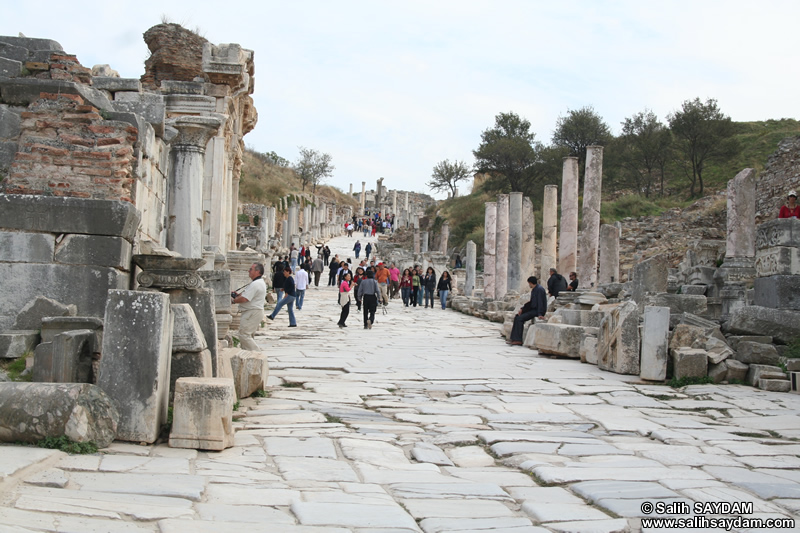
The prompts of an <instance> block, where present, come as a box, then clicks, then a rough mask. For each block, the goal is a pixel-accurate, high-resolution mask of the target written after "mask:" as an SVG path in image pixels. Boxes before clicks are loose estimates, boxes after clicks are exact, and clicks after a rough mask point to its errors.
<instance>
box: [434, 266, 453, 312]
mask: <svg viewBox="0 0 800 533" xmlns="http://www.w3.org/2000/svg"><path fill="white" fill-rule="evenodd" d="M452 290H453V282H452V280H451V279H450V273H449V272H447V270H445V271H444V272H442V276H441V277H440V278H439V283H438V284H437V285H436V292H437V293H438V295H439V302H441V304H442V309H446V308H447V295H448V294H449V293H450V291H452Z"/></svg>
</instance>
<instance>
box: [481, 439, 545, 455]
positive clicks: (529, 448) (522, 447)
mask: <svg viewBox="0 0 800 533" xmlns="http://www.w3.org/2000/svg"><path fill="white" fill-rule="evenodd" d="M559 446H560V444H557V443H550V442H498V443H496V444H492V445H491V447H490V448H491V450H492V452H494V453H495V454H496V455H497V456H499V457H505V456H507V455H516V454H522V453H545V454H554V453H556V450H558V448H559Z"/></svg>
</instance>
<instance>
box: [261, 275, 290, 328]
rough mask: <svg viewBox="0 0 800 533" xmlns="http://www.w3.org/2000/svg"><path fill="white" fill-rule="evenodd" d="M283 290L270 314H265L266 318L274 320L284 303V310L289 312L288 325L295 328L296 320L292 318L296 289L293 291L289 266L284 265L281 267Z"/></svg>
mask: <svg viewBox="0 0 800 533" xmlns="http://www.w3.org/2000/svg"><path fill="white" fill-rule="evenodd" d="M283 292H284V296H283V298H281V299H280V300H279V301H278V304H277V305H276V306H275V309H273V310H272V313H271V314H269V315H267V318H269V319H270V320H275V317H276V316H277V315H278V313H279V312H280V310H281V307H283V306H284V305H285V306H286V310H287V311H288V312H289V327H290V328H296V327H297V321H296V320H295V318H294V299H295V298H296V297H297V291H295V285H294V278H293V277H292V268H291V267H284V269H283Z"/></svg>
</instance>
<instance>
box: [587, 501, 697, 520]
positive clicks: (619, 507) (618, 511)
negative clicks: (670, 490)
mask: <svg viewBox="0 0 800 533" xmlns="http://www.w3.org/2000/svg"><path fill="white" fill-rule="evenodd" d="M645 502H649V503H651V504H653V505H656V504H657V503H658V504H663V505H675V504H678V505H683V504H684V503H685V504H688V505H689V506H690V507H691V505H692V504H693V502H692V501H691V500H687V499H686V498H665V499H658V500H654V499H651V498H643V499H622V498H620V499H614V498H606V499H602V500H599V501H597V505H598V507H601V508H603V509H605V510H607V511H609V512H611V513H614V514H615V515H617V516H622V517H625V518H633V517H649V516H653V513H643V512H642V504H644V503H645ZM656 514H658V513H656Z"/></svg>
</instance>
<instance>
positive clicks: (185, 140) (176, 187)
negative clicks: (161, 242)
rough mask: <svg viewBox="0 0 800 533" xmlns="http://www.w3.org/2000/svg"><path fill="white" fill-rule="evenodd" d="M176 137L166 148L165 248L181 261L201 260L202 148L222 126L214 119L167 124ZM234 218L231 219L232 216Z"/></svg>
mask: <svg viewBox="0 0 800 533" xmlns="http://www.w3.org/2000/svg"><path fill="white" fill-rule="evenodd" d="M169 125H170V126H172V127H174V128H175V129H176V130H178V135H177V137H175V139H174V140H173V141H172V144H171V147H170V181H169V184H170V192H169V195H168V198H169V204H168V210H169V215H168V217H167V220H168V225H167V247H168V248H169V249H170V250H173V251H175V252H178V253H180V254H181V255H182V256H183V257H197V258H199V257H202V256H203V242H202V237H203V235H202V234H203V171H204V170H203V169H204V164H205V161H204V160H205V152H206V145H207V144H208V141H209V139H211V137H212V136H213V135H214V134H215V133H216V131H217V130H218V129H219V127H220V126H221V125H222V120H221V119H220V118H217V117H198V116H181V117H178V118H177V119H174V120H172V121H170V124H169ZM234 216H235V215H234Z"/></svg>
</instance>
